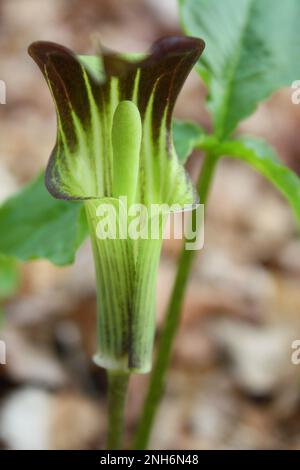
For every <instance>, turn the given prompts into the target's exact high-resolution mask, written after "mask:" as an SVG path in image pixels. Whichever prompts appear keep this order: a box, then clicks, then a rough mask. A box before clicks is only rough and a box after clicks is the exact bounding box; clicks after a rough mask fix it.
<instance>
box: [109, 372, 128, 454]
mask: <svg viewBox="0 0 300 470" xmlns="http://www.w3.org/2000/svg"><path fill="white" fill-rule="evenodd" d="M107 377H108V434H107V449H108V450H117V449H121V447H122V440H123V431H124V421H125V419H124V416H125V404H126V397H127V389H128V382H129V373H127V372H115V371H111V370H108V371H107Z"/></svg>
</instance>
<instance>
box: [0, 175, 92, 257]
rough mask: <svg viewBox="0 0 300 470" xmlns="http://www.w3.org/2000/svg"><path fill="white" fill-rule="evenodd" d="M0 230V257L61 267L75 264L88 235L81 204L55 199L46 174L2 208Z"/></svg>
mask: <svg viewBox="0 0 300 470" xmlns="http://www.w3.org/2000/svg"><path fill="white" fill-rule="evenodd" d="M0 226H1V231H0V253H3V254H5V255H9V256H13V257H16V258H18V259H20V260H23V261H27V260H33V259H36V258H46V259H48V260H49V261H51V262H52V263H55V264H58V265H65V264H70V263H72V262H73V261H74V258H75V253H76V250H77V249H78V247H79V246H80V244H81V243H82V241H83V239H84V237H85V236H86V234H87V228H86V220H85V213H84V211H83V207H82V203H81V202H66V201H60V200H56V199H54V198H53V197H52V196H51V195H50V194H49V193H48V192H47V190H46V188H45V184H44V175H43V174H41V175H40V176H39V177H38V178H37V179H35V180H34V181H33V182H32V183H30V184H29V185H27V186H25V188H23V189H22V190H21V191H20V192H19V193H18V194H17V195H15V196H13V197H11V198H10V199H8V200H7V201H6V202H5V203H4V204H3V206H2V207H1V208H0Z"/></svg>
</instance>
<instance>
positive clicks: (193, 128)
mask: <svg viewBox="0 0 300 470" xmlns="http://www.w3.org/2000/svg"><path fill="white" fill-rule="evenodd" d="M203 135H205V132H204V130H203V129H201V127H200V126H198V125H197V124H196V123H194V122H188V121H178V120H174V121H173V139H174V145H175V149H176V152H177V155H178V158H179V161H180V162H181V163H182V164H184V163H185V162H186V160H187V159H188V157H189V156H190V155H191V153H192V151H193V150H194V148H195V146H196V145H197V142H198V141H199V138H201V137H202V136H203Z"/></svg>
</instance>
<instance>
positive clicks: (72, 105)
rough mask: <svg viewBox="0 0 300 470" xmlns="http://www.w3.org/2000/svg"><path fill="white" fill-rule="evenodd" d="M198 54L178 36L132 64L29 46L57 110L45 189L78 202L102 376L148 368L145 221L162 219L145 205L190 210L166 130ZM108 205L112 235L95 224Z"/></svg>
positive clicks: (130, 59)
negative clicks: (90, 257) (136, 227)
mask: <svg viewBox="0 0 300 470" xmlns="http://www.w3.org/2000/svg"><path fill="white" fill-rule="evenodd" d="M203 48H204V43H203V41H201V40H199V39H195V38H188V37H169V38H165V39H162V40H160V41H158V42H156V43H155V44H154V45H153V47H152V49H151V51H150V53H149V54H145V55H141V54H139V55H135V56H127V55H124V54H116V53H114V52H110V51H106V50H104V51H102V52H101V53H100V54H99V55H98V56H78V55H76V54H74V53H73V52H71V51H70V50H68V49H66V48H65V47H63V46H60V45H57V44H53V43H50V42H36V43H34V44H32V45H31V46H30V48H29V53H30V55H31V56H32V57H33V59H34V60H35V61H36V62H37V64H38V65H39V67H40V69H41V71H42V72H43V74H44V76H45V79H46V81H47V83H48V86H49V88H50V91H51V93H52V95H53V98H54V102H55V106H56V112H57V140H56V145H55V147H54V150H53V152H52V155H51V158H50V161H49V164H48V167H47V171H46V186H47V188H48V190H49V192H50V193H51V194H52V195H53V196H54V197H57V198H63V199H70V200H83V201H84V204H85V208H86V215H87V220H88V225H89V230H90V236H91V240H92V246H93V254H94V260H95V267H96V281H97V302H98V327H97V330H98V352H97V354H96V355H95V360H96V362H97V363H98V364H99V365H101V366H103V367H105V368H108V369H115V370H120V371H138V372H147V371H149V369H150V367H151V355H152V344H153V336H154V329H155V303H156V300H155V299H156V296H155V291H156V278H157V269H158V262H159V257H160V250H161V245H162V236H161V234H160V235H159V236H156V237H154V236H151V235H152V233H151V234H150V229H149V227H148V222H150V221H151V220H153V219H154V218H156V219H157V220H159V227H161V226H162V225H163V222H164V217H160V216H157V215H153V214H152V215H149V214H150V208H151V207H152V206H153V205H158V206H159V207H160V205H162V207H166V206H169V207H171V206H174V205H175V206H177V208H178V207H179V208H184V207H185V206H186V205H192V204H194V203H195V202H196V201H195V192H194V190H193V187H192V184H191V182H190V180H189V178H188V177H187V175H186V173H185V171H184V168H183V167H182V165H181V164H180V162H179V161H178V158H177V155H176V152H175V149H174V145H173V142H172V131H171V124H172V112H173V108H174V104H175V100H176V98H177V95H178V93H179V91H180V89H181V87H182V85H183V83H184V81H185V79H186V77H187V75H188V73H189V72H190V70H191V68H192V67H193V65H194V64H195V62H196V61H197V59H198V58H199V56H200V54H201V52H202V51H203ZM133 204H139V205H143V207H144V208H146V213H143V214H141V216H140V218H139V223H140V225H141V227H142V226H143V227H142V228H144V235H143V236H141V237H134V236H130V234H128V233H127V231H128V230H127V229H129V225H130V223H131V222H133V219H132V215H130V211H129V212H128V210H127V209H128V207H129V208H130V207H132V205H133ZM108 207H110V208H112V209H114V210H112V211H111V212H110V216H109V221H110V222H114V221H115V220H116V219H118V220H119V221H121V223H120V224H119V226H118V230H117V233H115V229H114V224H113V223H111V224H110V223H109V224H108V227H107V226H105V224H103V223H101V217H102V218H103V214H104V212H105V210H107V208H108ZM148 209H149V212H148ZM163 213H164V210H163V209H162V210H161V212H159V214H160V215H161V214H163ZM106 225H107V224H106ZM149 226H150V224H149ZM141 227H140V229H141ZM120 232H122V233H120ZM123 232H124V233H125V235H124V233H123Z"/></svg>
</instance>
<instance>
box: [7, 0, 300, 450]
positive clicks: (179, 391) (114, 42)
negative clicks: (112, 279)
mask: <svg viewBox="0 0 300 470" xmlns="http://www.w3.org/2000/svg"><path fill="white" fill-rule="evenodd" d="M179 32H180V30H179V26H178V17H177V11H176V1H175V0H164V1H163V2H162V1H161V0H122V1H121V2H120V1H119V0H118V1H117V0H90V1H88V2H87V1H83V0H52V1H51V2H49V1H45V0H1V2H0V64H1V67H0V78H1V79H2V80H5V82H6V83H7V104H6V105H5V106H1V109H0V113H1V114H0V118H1V127H0V200H1V201H3V200H4V199H5V198H6V197H7V196H8V195H10V194H12V193H14V192H15V191H16V190H17V189H18V188H19V187H21V185H22V184H24V183H25V182H27V181H28V180H30V178H32V177H34V176H35V175H36V174H37V173H38V172H39V171H40V170H41V169H43V168H44V167H45V165H46V162H47V160H48V156H49V155H50V152H51V149H52V146H53V143H54V139H55V114H54V108H53V104H52V102H51V98H50V94H49V92H48V90H47V88H46V85H45V83H44V80H43V78H42V76H41V74H40V72H39V71H38V69H37V67H36V65H35V64H34V63H33V62H32V61H31V59H30V58H29V57H28V56H27V52H26V49H27V46H28V45H29V44H30V43H31V42H32V41H34V40H38V39H47V40H52V41H55V42H59V43H62V44H65V45H67V46H69V47H70V48H72V49H74V50H76V51H77V52H80V53H92V52H93V41H95V37H99V38H100V39H101V41H102V42H103V43H104V44H105V45H106V46H108V47H110V48H112V49H117V50H123V51H128V52H131V51H144V50H145V49H148V48H149V46H150V44H151V43H152V41H154V40H155V39H157V38H158V37H160V36H164V35H169V34H177V33H179ZM296 78H300V77H295V79H296ZM204 98H205V90H204V88H203V85H202V84H201V81H200V79H199V77H198V76H197V75H196V74H195V73H192V75H191V77H190V78H189V79H188V81H187V84H186V85H185V87H184V89H183V91H182V94H181V96H180V99H179V101H178V105H177V108H176V115H177V116H178V117H181V118H188V119H195V120H197V121H198V122H199V123H200V124H201V125H202V126H204V127H205V128H206V129H209V128H210V120H209V115H208V113H207V111H206V110H205V107H204ZM299 127H300V108H299V107H297V106H293V105H292V104H291V100H290V91H289V90H283V91H281V92H279V93H276V95H274V96H273V97H272V98H271V99H270V100H268V102H266V103H264V104H263V105H261V106H260V107H259V109H258V110H257V112H256V113H255V114H254V115H253V116H252V117H251V118H250V119H248V120H247V121H246V122H245V123H243V125H242V128H241V130H242V131H243V132H248V133H252V134H254V135H259V136H263V137H264V138H266V139H267V140H268V141H269V142H270V143H271V144H272V145H273V146H274V147H275V148H277V150H278V151H279V153H280V156H281V158H282V159H283V160H285V161H286V163H288V164H289V165H290V166H291V167H292V168H293V169H295V170H296V171H298V173H300V134H299V131H298V129H299ZM200 164H201V155H199V154H194V155H193V156H192V157H191V159H190V161H189V164H188V169H189V171H190V172H191V173H192V175H193V177H195V176H196V175H197V172H198V170H199V167H200ZM29 209H30V208H29ZM25 210H26V208H25ZM0 229H1V227H0ZM179 250H180V244H178V242H175V241H173V242H172V241H169V242H166V243H165V245H164V249H163V256H162V260H161V264H160V272H159V282H158V300H157V304H158V319H157V321H158V329H157V335H158V336H159V329H160V325H161V322H162V319H163V314H164V311H165V308H166V304H167V300H168V297H169V294H170V291H171V287H172V280H173V277H174V272H175V266H176V256H177V254H178V252H179ZM21 271H22V283H21V288H20V291H19V292H18V295H17V296H15V297H14V298H12V299H11V300H10V301H9V302H7V305H6V306H5V311H6V323H5V326H4V328H3V329H2V331H1V332H0V339H4V340H5V341H6V343H7V365H6V366H0V437H1V443H2V447H3V448H7V447H8V448H42V449H65V448H74V449H77V448H78V449H90V448H99V446H101V447H103V446H104V439H105V429H106V421H105V419H106V415H105V410H106V402H105V386H106V385H105V377H104V374H103V373H102V372H101V370H99V369H98V368H96V367H95V366H94V365H93V364H92V362H91V359H90V358H91V355H92V354H93V353H94V352H95V349H96V338H95V320H96V318H95V311H96V300H95V285H94V272H93V264H92V258H91V253H90V247H89V243H85V244H84V246H83V247H82V248H81V249H80V252H79V254H78V257H77V261H76V263H75V265H74V266H72V267H66V268H56V267H54V266H52V265H50V264H49V263H48V262H46V261H36V262H32V263H27V264H25V265H23V266H21ZM299 281H300V242H299V237H298V234H297V229H296V225H295V222H294V220H293V217H292V214H291V212H290V210H289V208H288V207H287V204H286V203H285V201H283V199H282V198H281V197H280V196H279V195H278V194H277V193H276V192H275V190H274V189H272V188H271V187H270V185H269V184H268V183H266V182H265V181H264V180H263V179H262V178H261V177H260V176H259V175H257V174H255V173H254V172H253V171H252V170H250V169H249V168H247V167H245V166H244V165H242V164H239V163H237V162H235V161H229V160H224V161H223V162H222V163H221V165H220V167H219V169H218V171H217V175H216V179H215V182H214V186H213V191H212V194H211V198H210V201H209V208H207V211H206V220H205V247H204V249H203V250H201V251H200V252H199V254H198V257H197V261H196V263H195V265H194V269H193V274H192V277H191V280H190V283H189V288H188V292H187V296H186V301H185V304H184V312H183V319H182V323H181V328H180V333H179V335H178V338H177V340H176V345H175V350H174V354H173V360H172V367H171V370H170V373H169V376H168V384H167V390H166V395H165V397H164V399H163V402H162V405H161V409H160V412H159V415H158V417H157V421H156V425H155V428H154V431H153V435H152V440H151V447H152V448H156V449H165V448H166V449H168V448H170V449H171V448H172V449H212V448H226V449H239V448H248V449H263V448H271V449H277V448H280V449H299V448H300V380H299V379H300V369H299V367H300V366H299V367H298V368H297V366H294V365H292V364H291V353H292V349H291V343H292V341H293V340H295V339H299V338H300V316H299V313H300V289H299ZM146 384H147V377H146V376H145V377H144V376H135V377H134V378H133V380H132V384H131V389H130V396H129V403H128V416H127V418H128V419H127V423H128V435H130V433H132V431H133V430H134V426H135V423H136V420H137V416H138V413H139V409H140V406H141V404H142V398H143V393H144V390H145V387H146Z"/></svg>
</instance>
